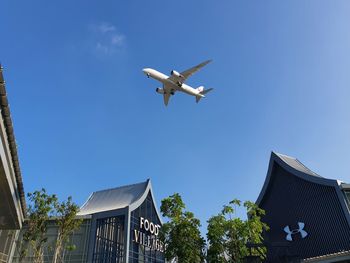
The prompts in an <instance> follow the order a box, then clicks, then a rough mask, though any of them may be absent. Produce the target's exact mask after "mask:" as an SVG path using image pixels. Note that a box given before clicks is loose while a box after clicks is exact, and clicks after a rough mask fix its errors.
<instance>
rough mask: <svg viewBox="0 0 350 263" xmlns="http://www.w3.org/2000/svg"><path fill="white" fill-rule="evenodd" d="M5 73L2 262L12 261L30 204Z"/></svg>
mask: <svg viewBox="0 0 350 263" xmlns="http://www.w3.org/2000/svg"><path fill="white" fill-rule="evenodd" d="M2 71H3V68H2V67H1V65H0V111H1V117H0V262H10V261H11V260H10V259H11V255H12V254H13V252H14V241H15V239H16V238H17V235H18V233H19V229H20V228H21V227H22V223H23V220H24V217H25V213H26V203H25V197H24V189H23V183H22V176H21V170H20V167H19V161H18V154H17V146H16V141H15V135H14V132H13V123H12V119H11V113H10V108H9V105H8V100H7V95H6V89H5V81H4V77H3V73H2Z"/></svg>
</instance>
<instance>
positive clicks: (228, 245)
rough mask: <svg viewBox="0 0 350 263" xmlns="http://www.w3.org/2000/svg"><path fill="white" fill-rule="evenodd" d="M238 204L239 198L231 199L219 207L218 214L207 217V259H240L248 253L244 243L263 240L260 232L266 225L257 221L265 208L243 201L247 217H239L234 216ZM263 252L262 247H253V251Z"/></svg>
mask: <svg viewBox="0 0 350 263" xmlns="http://www.w3.org/2000/svg"><path fill="white" fill-rule="evenodd" d="M240 206H241V201H240V200H238V199H234V200H232V201H231V202H230V203H229V205H225V206H224V207H223V209H222V211H221V213H220V214H218V215H216V216H212V217H211V218H210V219H209V220H208V233H207V239H208V242H209V248H208V252H207V260H208V262H216V263H228V262H243V260H244V257H246V256H248V254H249V253H248V252H249V251H248V248H247V243H254V244H259V243H261V242H262V241H263V237H262V233H263V231H267V230H268V226H267V225H266V224H265V223H263V222H261V216H263V215H265V211H264V210H262V209H261V208H259V207H258V206H257V205H256V204H255V203H253V202H250V201H246V202H244V204H243V206H244V207H245V209H246V211H247V215H248V218H247V219H246V220H242V219H241V218H239V217H235V212H236V207H240ZM265 254H266V250H260V251H259V252H258V251H253V255H257V256H264V255H265Z"/></svg>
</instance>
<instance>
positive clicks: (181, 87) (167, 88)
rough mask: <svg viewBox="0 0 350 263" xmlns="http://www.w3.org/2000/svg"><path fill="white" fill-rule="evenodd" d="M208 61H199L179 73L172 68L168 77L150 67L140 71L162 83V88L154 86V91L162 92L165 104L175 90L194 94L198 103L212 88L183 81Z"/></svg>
mask: <svg viewBox="0 0 350 263" xmlns="http://www.w3.org/2000/svg"><path fill="white" fill-rule="evenodd" d="M209 62H211V60H207V61H204V62H203V63H200V64H199V65H197V66H194V67H193V68H190V69H188V70H185V71H183V72H181V73H179V72H177V71H175V70H172V71H171V73H170V77H168V76H167V75H165V74H163V73H161V72H159V71H157V70H155V69H151V68H144V69H143V70H142V71H143V72H144V73H145V74H146V75H147V77H148V78H149V77H152V78H154V79H156V80H158V81H160V82H162V83H163V88H156V92H157V93H159V94H163V98H164V104H165V106H167V105H168V103H169V98H170V96H171V95H174V94H175V92H176V91H182V92H184V93H187V94H189V95H192V96H195V97H196V102H197V103H198V102H199V101H200V99H201V98H205V94H207V93H208V92H209V91H211V90H213V89H212V88H210V89H204V87H203V86H200V87H198V88H196V89H195V88H192V87H190V86H188V85H186V84H185V83H184V82H185V81H186V80H187V79H188V78H189V77H190V76H192V75H193V74H194V73H196V72H197V71H198V70H200V69H201V68H202V67H204V66H205V65H207V64H208V63H209Z"/></svg>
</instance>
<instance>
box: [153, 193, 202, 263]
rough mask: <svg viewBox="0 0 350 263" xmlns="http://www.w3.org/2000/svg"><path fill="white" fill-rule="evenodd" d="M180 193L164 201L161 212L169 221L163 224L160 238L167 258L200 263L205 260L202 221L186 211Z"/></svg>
mask: <svg viewBox="0 0 350 263" xmlns="http://www.w3.org/2000/svg"><path fill="white" fill-rule="evenodd" d="M185 208H186V206H185V204H184V202H183V201H182V198H181V196H180V195H179V194H178V193H175V194H173V195H172V196H169V197H168V198H165V199H163V200H162V204H161V208H160V210H161V212H162V215H163V216H164V217H167V218H168V219H169V221H168V222H167V223H165V224H163V226H162V228H161V232H160V237H161V239H162V241H163V242H164V244H165V258H166V259H167V260H173V259H175V260H176V261H177V262H179V263H200V262H203V260H204V254H203V251H204V247H205V241H204V239H203V238H202V237H201V235H200V231H199V227H200V226H201V224H200V221H199V220H198V219H197V218H195V217H194V214H193V213H191V212H189V211H185Z"/></svg>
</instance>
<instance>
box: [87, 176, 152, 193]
mask: <svg viewBox="0 0 350 263" xmlns="http://www.w3.org/2000/svg"><path fill="white" fill-rule="evenodd" d="M147 183H148V180H146V181H144V182H140V183H134V184H128V185H122V186H117V187H112V188H107V189H102V190H98V191H94V192H92V194H94V193H99V192H105V191H111V190H118V189H121V188H126V187H131V186H136V185H140V184H147ZM92 194H91V195H92Z"/></svg>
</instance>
